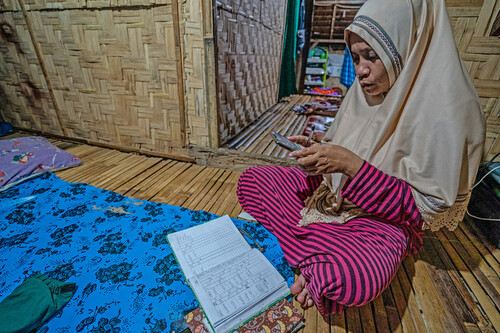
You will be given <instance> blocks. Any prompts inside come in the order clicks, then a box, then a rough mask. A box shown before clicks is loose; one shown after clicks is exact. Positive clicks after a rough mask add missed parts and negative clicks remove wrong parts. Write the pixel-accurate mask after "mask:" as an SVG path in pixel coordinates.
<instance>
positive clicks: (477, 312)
mask: <svg viewBox="0 0 500 333" xmlns="http://www.w3.org/2000/svg"><path fill="white" fill-rule="evenodd" d="M427 240H428V241H427V243H425V245H426V247H430V248H432V250H430V251H429V253H435V254H436V255H437V256H438V257H439V261H440V262H441V263H442V265H443V267H444V269H445V270H446V272H447V274H448V275H449V277H450V280H451V281H452V283H453V285H454V286H455V288H456V290H457V291H458V292H459V294H460V297H461V299H462V300H463V302H464V303H465V304H466V305H467V309H468V311H469V313H470V315H471V316H472V320H473V321H474V322H475V323H476V324H477V326H478V327H479V329H480V330H481V331H482V332H493V331H494V330H493V327H492V325H491V323H490V321H489V320H488V318H487V317H486V316H485V314H484V311H483V310H482V309H481V307H480V305H479V303H478V301H477V299H476V298H475V297H474V295H473V294H472V293H471V291H470V288H469V287H468V286H467V283H466V281H465V280H464V278H463V277H462V275H461V274H460V271H459V270H458V269H457V267H456V266H455V264H454V263H453V260H452V258H451V256H450V255H449V254H448V253H447V251H446V248H445V247H444V246H443V244H442V243H441V242H440V240H439V239H438V238H437V237H427ZM446 287H448V288H451V285H450V286H444V288H446ZM469 320H470V319H469V318H468V317H465V321H466V326H467V322H468V321H469Z"/></svg>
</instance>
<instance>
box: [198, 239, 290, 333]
mask: <svg viewBox="0 0 500 333" xmlns="http://www.w3.org/2000/svg"><path fill="white" fill-rule="evenodd" d="M190 283H191V285H192V287H193V290H194V291H195V293H196V297H197V298H198V301H199V302H200V305H201V307H202V308H203V310H204V311H205V313H206V315H207V317H208V319H209V320H210V323H211V324H212V325H213V326H214V328H215V331H216V332H218V333H219V332H226V331H229V330H231V329H234V328H236V327H237V326H238V325H239V324H242V323H243V322H245V321H247V320H248V319H250V318H252V317H254V316H256V315H258V314H259V313H260V312H262V311H263V310H264V309H265V308H266V307H268V306H270V305H271V304H272V303H274V302H276V301H278V300H279V299H281V298H283V297H285V296H286V295H287V294H288V293H289V289H288V286H287V284H286V281H285V279H283V277H282V276H281V274H280V273H279V272H278V271H277V270H276V269H275V268H274V266H273V265H272V264H271V263H270V262H269V260H267V259H266V257H264V255H263V254H262V253H260V252H259V251H258V250H257V249H253V250H251V251H247V252H245V253H243V254H241V255H239V256H238V257H236V258H234V259H233V260H231V261H230V262H226V263H224V264H221V265H219V266H216V267H213V268H212V269H210V270H207V271H205V272H204V273H203V274H200V275H197V276H195V277H193V278H192V279H191V280H190Z"/></svg>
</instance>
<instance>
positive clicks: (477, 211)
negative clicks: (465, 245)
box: [467, 153, 500, 248]
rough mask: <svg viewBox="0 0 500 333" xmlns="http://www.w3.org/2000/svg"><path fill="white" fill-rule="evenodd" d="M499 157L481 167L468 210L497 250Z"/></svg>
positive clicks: (499, 245)
mask: <svg viewBox="0 0 500 333" xmlns="http://www.w3.org/2000/svg"><path fill="white" fill-rule="evenodd" d="M499 155H500V153H498V154H496V155H495V156H494V157H493V158H492V159H491V160H490V161H489V162H488V163H485V164H483V165H481V166H480V167H479V171H478V174H477V177H476V185H475V186H474V188H473V189H472V194H471V198H470V202H469V206H468V209H467V214H468V215H469V216H470V217H471V218H472V220H473V221H474V224H475V225H476V226H477V227H479V229H481V230H482V231H483V232H484V235H485V236H486V238H487V239H488V240H489V241H490V242H491V243H492V244H493V245H495V246H496V247H497V248H500V161H498V162H494V160H495V158H497V157H498V156H499Z"/></svg>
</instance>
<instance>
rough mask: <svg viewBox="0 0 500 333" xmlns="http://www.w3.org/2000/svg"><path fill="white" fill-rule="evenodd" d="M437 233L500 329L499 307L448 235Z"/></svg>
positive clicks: (480, 303) (485, 311) (485, 309)
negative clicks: (490, 297) (470, 269)
mask: <svg viewBox="0 0 500 333" xmlns="http://www.w3.org/2000/svg"><path fill="white" fill-rule="evenodd" d="M435 234H436V235H437V237H438V239H439V241H440V242H441V244H442V245H443V247H444V248H445V249H446V253H447V254H448V255H449V256H450V258H451V260H452V261H453V264H454V265H455V266H456V267H457V269H458V270H459V272H460V274H461V276H462V277H463V279H464V281H465V282H466V284H467V286H468V288H469V289H470V290H471V292H472V295H473V296H474V297H475V298H476V299H477V301H478V303H479V306H480V308H481V309H482V311H483V312H484V313H485V314H486V316H487V320H488V321H490V322H491V324H492V326H493V328H494V329H495V330H500V316H499V315H498V309H496V308H495V305H494V304H493V303H492V301H491V299H489V297H488V295H487V294H486V292H485V291H484V289H483V288H482V286H481V284H480V283H479V282H478V281H477V280H476V279H475V277H474V274H473V273H472V272H471V271H469V269H468V267H467V265H466V264H465V263H464V262H463V260H462V258H461V257H460V255H459V254H458V253H457V252H456V251H455V249H454V247H453V246H452V245H451V242H449V241H448V239H447V238H446V236H445V235H444V234H443V233H442V232H441V231H437V232H435Z"/></svg>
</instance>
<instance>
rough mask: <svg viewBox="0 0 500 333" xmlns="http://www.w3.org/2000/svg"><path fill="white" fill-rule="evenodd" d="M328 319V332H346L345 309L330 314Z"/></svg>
mask: <svg viewBox="0 0 500 333" xmlns="http://www.w3.org/2000/svg"><path fill="white" fill-rule="evenodd" d="M329 321H330V332H332V333H343V332H347V323H346V313H345V311H344V312H342V313H337V314H334V315H331V316H330V318H329ZM386 332H387V331H386Z"/></svg>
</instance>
